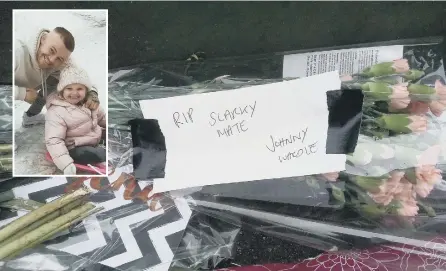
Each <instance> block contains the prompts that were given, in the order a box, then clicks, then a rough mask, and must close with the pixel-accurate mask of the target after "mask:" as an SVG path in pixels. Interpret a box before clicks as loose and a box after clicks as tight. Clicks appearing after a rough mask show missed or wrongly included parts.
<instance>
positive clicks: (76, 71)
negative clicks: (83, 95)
mask: <svg viewBox="0 0 446 271" xmlns="http://www.w3.org/2000/svg"><path fill="white" fill-rule="evenodd" d="M71 84H82V85H84V86H86V87H87V90H90V89H91V88H92V85H91V82H90V78H89V77H88V74H87V72H86V71H85V70H83V69H81V68H80V67H77V66H75V65H68V66H66V67H65V68H63V69H62V70H61V71H60V77H59V84H58V85H57V91H59V92H60V91H62V90H63V89H64V88H65V87H66V86H68V85H71Z"/></svg>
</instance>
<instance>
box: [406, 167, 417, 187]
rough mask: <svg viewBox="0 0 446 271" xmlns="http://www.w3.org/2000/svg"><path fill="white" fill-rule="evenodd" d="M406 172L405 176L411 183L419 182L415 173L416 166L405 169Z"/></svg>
mask: <svg viewBox="0 0 446 271" xmlns="http://www.w3.org/2000/svg"><path fill="white" fill-rule="evenodd" d="M404 173H405V174H404V176H405V177H406V179H407V180H408V181H409V182H410V183H411V184H417V175H416V174H415V168H408V169H405V170H404Z"/></svg>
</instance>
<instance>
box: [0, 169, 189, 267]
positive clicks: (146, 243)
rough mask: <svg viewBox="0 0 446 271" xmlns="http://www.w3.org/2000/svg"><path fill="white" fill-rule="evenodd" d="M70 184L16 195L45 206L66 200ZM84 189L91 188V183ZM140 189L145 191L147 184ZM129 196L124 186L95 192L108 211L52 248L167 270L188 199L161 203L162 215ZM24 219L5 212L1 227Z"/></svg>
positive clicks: (44, 185) (20, 189) (39, 185)
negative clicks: (65, 192)
mask: <svg viewBox="0 0 446 271" xmlns="http://www.w3.org/2000/svg"><path fill="white" fill-rule="evenodd" d="M123 172H126V173H128V172H132V171H131V168H119V169H117V170H115V172H114V174H113V175H111V176H109V177H108V178H103V179H101V183H104V184H109V183H112V182H114V181H115V180H116V179H117V178H118V177H119V176H120V175H121V173H123ZM69 182H70V180H67V178H64V177H54V178H50V179H44V180H42V181H37V182H32V183H30V184H26V185H21V186H17V187H14V188H12V191H13V192H14V194H15V196H16V197H20V198H25V199H32V200H35V201H38V202H42V203H43V202H48V201H51V200H53V199H55V198H57V197H59V196H60V195H62V193H63V192H64V190H65V188H66V185H67V184H68V183H69ZM84 184H85V185H86V186H88V187H90V184H89V180H86V181H85V182H84ZM138 185H139V186H140V188H141V189H143V188H144V186H145V185H147V183H145V182H139V183H138ZM90 188H91V187H90ZM124 190H125V185H124V186H122V187H121V188H119V190H117V191H114V192H110V191H104V192H102V191H99V192H98V191H95V190H94V191H95V192H97V193H95V194H94V195H93V196H92V197H91V201H92V202H93V203H95V204H96V205H97V206H102V207H104V208H105V209H104V210H103V211H102V212H100V213H98V214H96V215H93V216H91V217H89V218H87V219H85V220H84V221H83V222H82V224H81V225H80V226H77V227H76V228H75V229H74V230H73V232H72V233H71V234H70V235H69V237H68V236H65V237H62V238H57V239H56V241H55V242H53V243H51V244H48V247H50V248H52V249H56V250H59V251H62V252H66V253H69V254H73V255H76V256H79V257H80V258H86V259H89V260H90V261H91V262H96V263H100V264H101V265H105V266H109V267H112V268H115V269H117V270H157V271H158V270H160V271H162V270H168V268H169V265H170V262H171V261H172V259H173V256H174V251H175V249H176V248H177V247H178V245H179V243H180V241H181V238H182V234H183V231H184V229H185V228H186V225H187V223H188V221H189V218H190V216H191V209H190V208H189V206H188V204H187V203H186V200H185V199H183V198H176V199H169V200H170V202H168V203H165V202H163V201H161V202H160V203H158V206H157V208H156V209H158V211H151V210H150V209H149V204H150V202H148V204H140V203H134V202H132V201H131V200H125V199H124ZM158 207H161V208H158ZM25 214H26V212H24V211H17V212H8V213H6V212H4V211H3V212H2V213H1V216H0V226H2V225H5V224H6V223H8V222H10V221H12V220H14V219H17V218H18V217H20V216H23V215H25ZM61 239H62V240H61Z"/></svg>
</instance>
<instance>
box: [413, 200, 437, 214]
mask: <svg viewBox="0 0 446 271" xmlns="http://www.w3.org/2000/svg"><path fill="white" fill-rule="evenodd" d="M418 206H420V207H421V208H422V209H423V210H424V211H425V212H426V213H427V215H428V216H430V217H435V216H437V214H436V213H435V210H434V208H432V207H431V206H430V205H428V204H426V203H423V202H421V201H418Z"/></svg>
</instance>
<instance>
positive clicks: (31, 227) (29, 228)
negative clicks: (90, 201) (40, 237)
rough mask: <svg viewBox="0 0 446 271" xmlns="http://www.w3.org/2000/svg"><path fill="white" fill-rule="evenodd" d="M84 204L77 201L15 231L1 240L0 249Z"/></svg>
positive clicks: (82, 200) (81, 199) (81, 201)
mask: <svg viewBox="0 0 446 271" xmlns="http://www.w3.org/2000/svg"><path fill="white" fill-rule="evenodd" d="M83 202H84V199H83V198H80V199H77V200H75V201H73V202H71V203H69V204H67V205H65V206H64V207H62V208H60V209H58V210H56V211H54V212H52V213H51V214H49V215H47V216H45V217H43V218H41V219H39V220H37V221H36V222H34V223H32V224H31V225H29V226H27V227H25V228H23V229H21V230H19V231H17V232H16V233H14V234H12V235H11V236H9V237H8V238H7V239H6V240H3V241H2V242H0V247H2V246H5V245H6V244H8V243H11V242H13V241H14V240H16V239H18V238H20V237H21V236H23V235H25V234H27V233H29V232H31V231H33V230H35V229H37V228H39V227H40V226H42V225H45V224H46V223H48V222H50V221H53V220H54V219H56V218H58V217H59V216H62V215H64V214H67V213H68V212H70V211H71V210H72V209H74V208H77V207H79V206H80V205H81V204H82V203H83Z"/></svg>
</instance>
